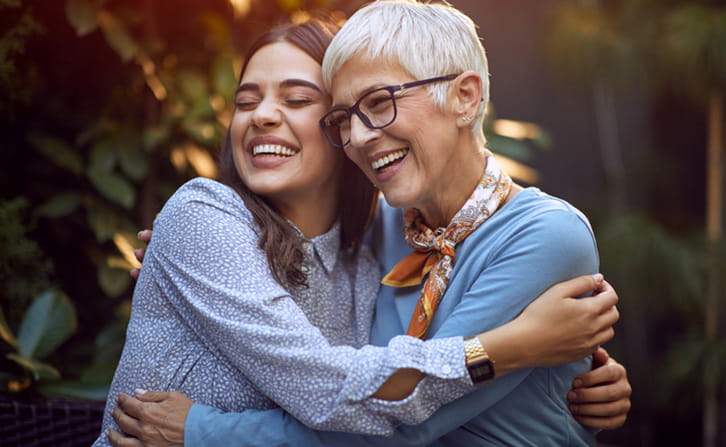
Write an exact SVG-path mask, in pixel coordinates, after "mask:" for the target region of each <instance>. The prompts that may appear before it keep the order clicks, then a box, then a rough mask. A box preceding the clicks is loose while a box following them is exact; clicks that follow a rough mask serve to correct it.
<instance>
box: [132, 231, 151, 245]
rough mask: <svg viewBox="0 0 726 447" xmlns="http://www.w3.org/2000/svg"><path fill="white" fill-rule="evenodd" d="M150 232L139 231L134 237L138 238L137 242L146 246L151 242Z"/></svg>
mask: <svg viewBox="0 0 726 447" xmlns="http://www.w3.org/2000/svg"><path fill="white" fill-rule="evenodd" d="M151 234H152V231H151V230H141V231H139V232H138V233H137V234H136V237H137V238H139V240H140V241H141V242H143V243H145V244H148V243H149V242H150V241H151Z"/></svg>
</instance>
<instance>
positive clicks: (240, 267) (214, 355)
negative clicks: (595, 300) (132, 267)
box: [94, 178, 472, 445]
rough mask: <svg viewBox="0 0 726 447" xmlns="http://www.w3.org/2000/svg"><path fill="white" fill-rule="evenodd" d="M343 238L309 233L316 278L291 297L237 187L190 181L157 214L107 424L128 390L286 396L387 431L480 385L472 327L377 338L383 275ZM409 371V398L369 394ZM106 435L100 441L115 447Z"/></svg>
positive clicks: (358, 425) (296, 407)
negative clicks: (372, 338)
mask: <svg viewBox="0 0 726 447" xmlns="http://www.w3.org/2000/svg"><path fill="white" fill-rule="evenodd" d="M339 237H340V231H339V228H338V225H336V226H334V228H333V229H332V230H331V231H329V232H328V233H326V234H323V235H321V236H318V237H316V238H313V239H311V240H305V241H304V243H303V248H304V251H305V255H306V259H305V264H304V267H305V269H306V271H307V273H308V283H309V284H310V287H309V288H298V289H295V290H294V291H293V292H294V294H293V295H291V294H290V293H289V292H288V291H287V290H285V289H284V288H283V287H281V286H280V285H279V284H278V283H277V282H275V280H274V279H273V277H272V274H271V272H270V269H269V267H268V264H267V257H266V255H265V253H264V252H263V251H262V250H260V249H259V247H258V246H257V244H258V235H257V229H256V226H255V224H254V222H253V219H252V216H251V214H250V212H249V211H248V210H247V208H246V207H245V206H244V203H243V202H242V200H241V199H240V197H239V196H238V195H237V193H236V192H234V191H233V190H232V189H231V188H229V187H227V186H225V185H222V184H220V183H217V182H215V181H212V180H209V179H202V178H198V179H194V180H191V181H190V182H188V183H186V184H185V185H184V186H182V187H181V188H180V189H179V190H178V191H177V192H176V193H175V194H174V195H173V196H172V197H171V198H170V199H169V201H168V202H167V203H166V205H165V206H164V208H163V210H162V211H161V213H160V214H159V216H158V217H157V219H156V221H155V223H154V236H153V239H152V241H151V243H150V244H149V247H148V250H147V253H146V256H145V258H144V268H143V269H142V272H141V275H140V277H139V280H138V283H137V285H136V290H135V291H134V299H133V306H132V311H131V320H130V323H129V327H128V330H127V334H126V344H125V346H124V350H123V354H122V356H121V360H120V363H119V366H118V368H117V370H116V375H115V377H114V380H113V383H112V385H111V390H110V393H109V397H108V401H107V404H106V412H105V414H104V421H103V430H104V432H105V430H106V429H107V428H109V427H113V428H116V429H118V428H117V426H116V424H115V422H114V421H113V418H112V417H111V416H110V410H111V409H112V408H113V407H114V406H115V400H116V396H117V395H118V393H120V392H125V393H132V392H133V390H134V389H137V388H142V389H148V390H178V391H182V392H184V393H185V394H187V396H189V397H190V398H191V399H192V400H194V401H195V402H199V403H204V404H207V405H211V406H214V407H217V408H220V409H222V410H223V411H232V410H238V411H239V410H242V409H246V408H252V409H260V410H264V409H270V408H275V407H277V406H280V407H282V408H284V409H285V410H286V411H288V412H289V413H290V414H292V415H293V416H295V417H296V418H297V419H299V420H300V421H302V422H303V423H305V424H306V425H308V426H310V427H313V428H318V429H325V430H337V431H348V432H355V433H367V434H379V435H380V434H384V435H385V434H389V433H391V432H392V430H393V427H395V426H396V425H398V424H416V423H419V422H421V421H423V420H425V419H426V418H427V417H428V416H430V415H431V414H432V413H433V412H434V411H435V410H436V409H437V408H438V407H440V406H441V405H443V404H444V403H446V402H449V401H451V400H453V399H456V398H458V397H460V396H462V395H463V394H465V393H466V392H469V391H471V389H472V386H471V381H470V379H469V377H468V374H467V372H466V369H465V367H464V349H463V344H462V339H461V337H452V338H445V339H436V340H429V341H425V342H424V341H421V340H418V339H415V338H412V337H407V336H398V337H395V338H394V339H393V340H392V341H391V342H390V343H389V344H388V346H387V347H373V346H367V345H366V343H368V338H369V334H370V327H371V321H372V315H373V308H374V304H375V299H376V295H377V291H378V280H379V271H378V267H377V263H376V262H375V260H374V259H373V258H372V255H371V254H370V251H369V250H368V248H367V247H361V249H360V250H359V251H358V253H357V255H354V254H353V253H351V252H349V251H347V250H340V244H339ZM310 323H312V324H313V325H314V326H312V325H311V324H310ZM400 368H416V369H419V370H421V371H423V372H424V373H426V374H427V376H426V378H425V379H424V380H422V381H421V383H420V384H419V386H418V387H417V388H416V390H415V391H414V392H413V393H412V394H411V396H409V397H408V398H406V399H405V400H402V401H397V402H388V401H382V400H379V399H375V398H372V397H371V396H372V394H373V393H375V391H376V390H377V389H378V388H379V387H380V385H381V384H382V383H383V382H384V381H385V380H386V379H387V378H388V377H389V376H390V375H391V374H392V373H393V372H394V371H395V370H397V369H400ZM104 432H102V433H101V435H100V436H99V439H98V440H97V441H96V443H95V444H94V445H109V444H108V440H107V438H106V435H105V434H104Z"/></svg>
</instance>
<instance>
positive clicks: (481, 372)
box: [469, 359, 494, 384]
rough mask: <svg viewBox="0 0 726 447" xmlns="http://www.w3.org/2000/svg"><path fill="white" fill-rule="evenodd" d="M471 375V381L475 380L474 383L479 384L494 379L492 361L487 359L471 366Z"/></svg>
mask: <svg viewBox="0 0 726 447" xmlns="http://www.w3.org/2000/svg"><path fill="white" fill-rule="evenodd" d="M469 375H470V376H471V381H472V382H474V384H479V383H482V382H486V381H487V380H491V379H493V378H494V367H493V366H492V362H491V361H489V360H488V359H487V360H482V361H480V362H477V363H475V364H473V365H471V366H469Z"/></svg>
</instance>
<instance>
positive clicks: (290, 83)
mask: <svg viewBox="0 0 726 447" xmlns="http://www.w3.org/2000/svg"><path fill="white" fill-rule="evenodd" d="M280 87H282V88H290V87H307V88H310V89H313V90H315V91H317V92H320V93H323V91H322V90H321V89H320V87H318V86H317V85H316V84H315V83H313V82H310V81H306V80H305V79H285V80H284V81H282V82H280ZM259 90H260V85H259V84H257V83H254V82H247V83H244V84H241V85H240V86H239V87H237V90H236V91H235V94H237V93H239V92H249V91H259Z"/></svg>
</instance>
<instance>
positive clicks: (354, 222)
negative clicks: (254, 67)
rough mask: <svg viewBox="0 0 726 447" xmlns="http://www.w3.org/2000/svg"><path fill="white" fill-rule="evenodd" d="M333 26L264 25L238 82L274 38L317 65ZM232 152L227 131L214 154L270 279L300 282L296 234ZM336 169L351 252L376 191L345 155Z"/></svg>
mask: <svg viewBox="0 0 726 447" xmlns="http://www.w3.org/2000/svg"><path fill="white" fill-rule="evenodd" d="M339 29H340V26H339V25H338V24H337V23H336V22H335V21H334V20H333V19H332V18H330V17H328V16H325V15H323V14H318V15H316V16H315V17H313V18H309V19H307V20H305V21H304V22H302V23H285V24H281V25H278V26H276V27H274V28H272V29H270V30H269V31H267V32H266V33H264V34H263V35H262V36H260V38H259V39H257V40H256V41H255V42H254V43H253V44H252V46H251V47H250V48H249V50H248V51H247V54H246V55H245V62H244V65H243V66H242V70H241V72H240V77H239V79H240V82H241V80H242V76H243V75H244V72H245V69H246V68H247V64H248V63H249V60H250V58H251V57H252V56H253V55H254V54H255V53H256V52H257V51H258V50H259V49H260V48H262V47H264V46H265V45H269V44H272V43H276V42H287V43H289V44H292V45H294V46H296V47H298V48H300V49H301V50H302V51H304V52H305V53H307V54H308V55H310V57H312V58H313V59H315V60H316V61H317V62H318V63H319V64H321V65H322V63H323V56H324V55H325V50H326V49H327V48H328V45H329V44H330V40H331V39H332V38H333V35H335V33H336V32H337V31H338V30H339ZM232 153H233V150H232V141H231V139H230V135H229V130H228V131H227V138H226V140H225V143H224V146H223V147H222V152H221V155H220V177H221V181H222V182H223V183H225V184H227V185H229V186H231V187H232V188H234V189H235V190H236V191H237V193H238V194H239V195H240V197H242V200H243V201H244V202H245V205H246V206H247V208H248V209H249V210H250V212H251V213H252V216H253V218H254V221H255V223H256V224H257V226H258V227H259V228H260V242H259V247H260V248H262V249H263V250H265V252H266V253H267V260H268V262H269V264H270V269H271V270H272V274H273V275H274V277H275V280H277V282H278V283H280V284H281V285H282V286H283V287H287V288H291V287H296V286H306V285H307V276H306V275H305V272H304V271H303V268H302V263H303V251H302V240H301V238H300V236H299V234H298V233H297V231H295V229H294V228H292V227H291V226H290V224H289V223H288V222H287V221H286V220H285V218H284V217H283V216H281V215H280V214H279V213H278V212H277V211H276V210H275V208H274V206H273V205H272V204H271V203H270V202H269V201H267V200H266V199H265V198H264V197H261V196H258V195H257V194H255V193H253V192H252V191H250V189H249V188H248V187H247V185H245V184H244V182H243V181H242V179H241V178H240V176H239V173H238V172H237V168H236V166H235V164H234V159H233V155H232ZM341 169H342V172H341V175H340V194H339V199H338V217H339V219H340V223H341V232H340V242H341V248H347V249H352V251H351V253H355V251H356V249H357V248H358V246H359V244H360V240H361V238H362V237H363V234H364V233H365V230H366V228H367V226H368V224H369V223H370V220H371V217H372V216H373V213H374V212H375V206H376V193H377V190H376V189H375V187H374V186H373V185H372V184H371V183H370V181H368V180H367V179H366V177H365V175H364V174H363V173H362V172H361V171H360V170H359V169H358V168H356V166H355V165H354V164H353V162H351V161H350V160H349V159H348V157H345V156H344V157H343V164H342V168H341Z"/></svg>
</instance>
